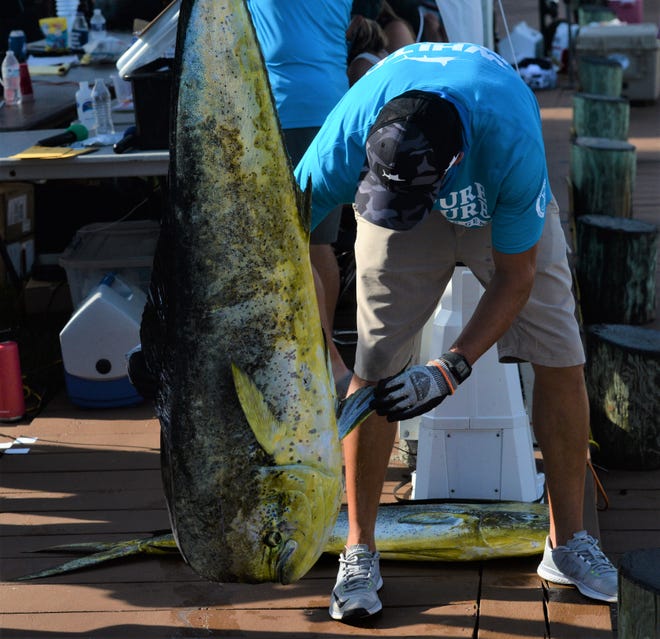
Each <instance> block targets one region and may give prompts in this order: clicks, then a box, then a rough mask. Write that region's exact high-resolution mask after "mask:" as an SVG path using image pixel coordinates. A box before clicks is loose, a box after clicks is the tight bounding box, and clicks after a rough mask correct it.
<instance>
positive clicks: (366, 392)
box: [337, 386, 374, 440]
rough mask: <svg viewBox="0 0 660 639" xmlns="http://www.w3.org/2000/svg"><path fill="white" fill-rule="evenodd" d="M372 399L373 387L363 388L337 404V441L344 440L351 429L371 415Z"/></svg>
mask: <svg viewBox="0 0 660 639" xmlns="http://www.w3.org/2000/svg"><path fill="white" fill-rule="evenodd" d="M373 397H374V388H373V386H365V387H364V388H360V389H359V390H357V391H355V392H354V393H353V394H352V395H349V396H348V397H347V398H346V399H344V400H342V401H341V402H339V410H338V411H337V430H338V431H339V439H340V440H341V439H344V437H346V435H348V434H349V433H350V432H351V431H352V430H353V429H355V428H357V427H358V426H359V425H360V424H361V423H362V422H363V421H364V420H365V419H367V417H369V415H370V414H371V413H373V408H371V400H372V399H373Z"/></svg>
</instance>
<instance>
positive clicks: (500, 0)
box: [497, 0, 520, 74]
mask: <svg viewBox="0 0 660 639" xmlns="http://www.w3.org/2000/svg"><path fill="white" fill-rule="evenodd" d="M497 4H498V5H499V7H500V13H501V14H502V22H503V23H504V30H505V31H506V37H507V40H508V42H509V46H510V47H511V51H512V52H513V66H514V67H516V71H517V72H518V74H520V69H519V68H518V56H517V55H516V51H515V49H514V48H513V42H512V40H511V32H510V31H509V23H508V21H507V19H506V14H505V13H504V7H503V6H502V0H497Z"/></svg>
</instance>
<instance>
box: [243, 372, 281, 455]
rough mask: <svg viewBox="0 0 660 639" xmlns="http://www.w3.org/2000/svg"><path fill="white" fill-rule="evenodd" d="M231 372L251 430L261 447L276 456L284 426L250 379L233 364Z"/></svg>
mask: <svg viewBox="0 0 660 639" xmlns="http://www.w3.org/2000/svg"><path fill="white" fill-rule="evenodd" d="M231 372H232V375H233V377H234V386H235V387H236V394H237V395H238V401H239V402H240V404H241V408H242V409H243V413H244V414H245V417H246V419H247V421H248V424H250V428H251V429H252V432H253V433H254V436H255V437H256V438H257V441H258V442H259V445H260V446H261V447H262V448H263V449H264V450H265V451H266V452H267V453H268V454H269V455H274V454H275V451H276V450H277V444H278V443H279V442H280V441H281V440H282V438H283V437H284V434H285V433H286V428H285V426H284V425H283V424H281V423H280V422H278V421H277V419H275V416H274V415H273V413H272V411H271V410H270V408H269V406H268V404H267V403H266V400H265V399H264V396H263V394H262V392H261V391H260V390H259V389H258V388H257V385H256V384H255V383H254V382H253V381H252V380H251V379H250V377H249V376H248V375H247V373H245V372H244V371H243V370H242V369H240V368H239V367H238V366H236V364H234V363H233V362H232V365H231Z"/></svg>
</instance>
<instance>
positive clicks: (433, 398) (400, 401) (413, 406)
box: [371, 353, 472, 422]
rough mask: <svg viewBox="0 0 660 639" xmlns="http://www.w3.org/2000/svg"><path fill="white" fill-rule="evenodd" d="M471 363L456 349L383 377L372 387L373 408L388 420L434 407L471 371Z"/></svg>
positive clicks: (414, 415) (407, 416)
mask: <svg viewBox="0 0 660 639" xmlns="http://www.w3.org/2000/svg"><path fill="white" fill-rule="evenodd" d="M471 370H472V369H471V368H470V365H469V364H468V363H467V361H466V360H465V358H464V357H462V356H461V355H458V353H446V354H445V355H443V356H442V357H441V358H439V359H434V360H431V361H430V362H429V363H428V364H427V365H426V366H413V367H411V368H409V369H408V370H405V371H403V373H399V374H398V375H394V376H393V377H388V378H386V379H382V380H380V381H379V382H378V384H377V385H376V388H375V390H374V399H373V401H372V404H371V406H372V408H373V409H374V410H375V411H376V413H378V415H381V416H382V417H385V416H386V417H387V421H388V422H396V421H399V420H402V419H410V418H411V417H417V415H422V414H423V413H426V412H428V411H430V410H431V409H432V408H435V407H436V406H437V405H438V404H440V402H442V400H443V399H444V398H445V397H447V395H453V394H454V391H455V390H456V389H457V388H458V385H459V384H460V383H461V382H463V381H464V380H465V379H467V377H468V376H469V375H470V372H471Z"/></svg>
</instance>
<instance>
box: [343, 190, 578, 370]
mask: <svg viewBox="0 0 660 639" xmlns="http://www.w3.org/2000/svg"><path fill="white" fill-rule="evenodd" d="M356 218H357V239H356V243H355V260H356V264H357V330H358V343H357V351H356V357H355V372H356V373H357V375H358V376H360V377H361V378H362V379H365V380H368V381H376V380H378V379H381V378H383V377H387V376H390V375H394V374H396V373H398V372H400V371H401V370H402V369H404V368H405V367H406V366H408V365H410V364H413V363H417V362H418V358H419V343H420V338H421V332H422V329H423V327H424V325H425V324H426V322H427V320H428V319H429V317H431V315H432V314H433V312H434V311H435V309H436V307H437V305H438V302H439V301H440V298H441V296H442V294H443V292H444V290H445V287H446V286H447V284H448V282H449V280H450V279H451V276H452V273H453V271H454V266H455V265H456V263H457V262H461V263H463V264H465V266H467V267H468V268H469V269H470V270H471V271H472V273H474V275H475V276H476V277H477V279H478V280H479V281H480V282H481V283H482V285H484V287H485V286H487V284H488V282H489V280H490V278H491V276H492V274H493V270H494V267H493V258H492V253H491V238H490V226H486V227H483V228H479V229H466V228H465V227H462V226H459V225H457V224H452V223H451V222H448V221H447V220H446V219H445V218H444V217H443V216H442V215H440V214H439V213H432V214H431V215H429V216H428V217H427V218H425V219H424V220H423V221H422V222H420V223H419V224H418V225H417V226H415V227H414V228H413V229H411V230H409V231H391V230H389V229H385V228H381V227H379V226H376V225H374V224H371V223H370V222H367V221H366V220H363V219H361V218H360V217H359V216H356ZM567 250H568V247H567V244H566V238H565V236H564V231H563V229H562V227H561V222H560V219H559V208H558V206H557V203H556V202H555V201H554V200H553V201H552V202H551V203H550V204H549V205H548V208H547V211H546V220H545V226H544V229H543V235H542V237H541V240H540V243H539V248H538V253H537V258H536V262H537V264H536V278H535V281H534V286H533V288H532V292H531V295H530V298H529V300H528V301H527V304H526V305H525V307H524V308H523V310H522V311H521V312H520V313H519V315H518V317H517V318H516V319H515V320H514V322H513V324H512V325H511V327H510V328H509V330H508V331H507V332H506V333H505V334H504V335H503V336H502V338H501V339H500V341H499V342H498V344H497V347H498V355H499V358H500V361H503V362H507V361H508V362H516V361H527V362H532V363H534V364H540V365H542V366H551V367H564V366H576V365H578V364H583V363H584V359H585V358H584V349H583V345H582V340H581V337H580V330H579V326H578V323H577V320H576V318H575V300H574V297H573V291H572V277H571V272H570V269H569V266H568V259H567ZM432 355H433V356H438V355H441V353H433V354H432Z"/></svg>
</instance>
